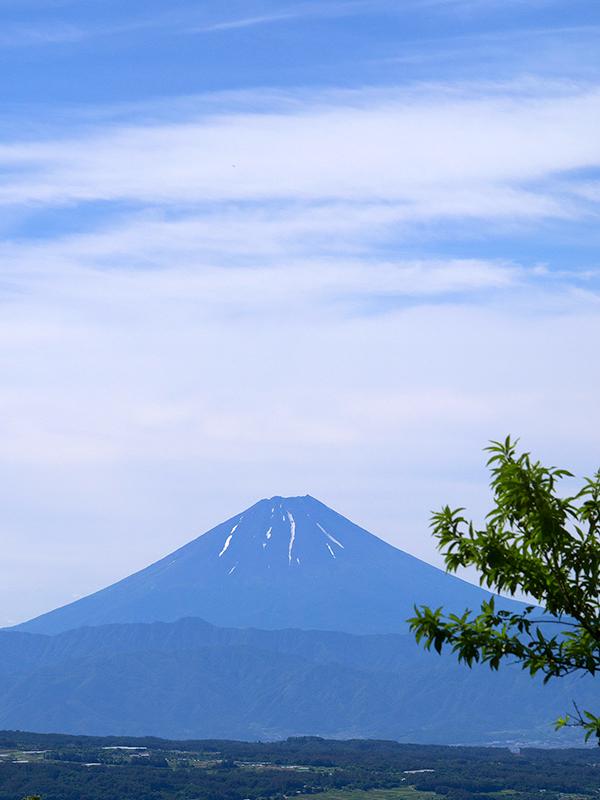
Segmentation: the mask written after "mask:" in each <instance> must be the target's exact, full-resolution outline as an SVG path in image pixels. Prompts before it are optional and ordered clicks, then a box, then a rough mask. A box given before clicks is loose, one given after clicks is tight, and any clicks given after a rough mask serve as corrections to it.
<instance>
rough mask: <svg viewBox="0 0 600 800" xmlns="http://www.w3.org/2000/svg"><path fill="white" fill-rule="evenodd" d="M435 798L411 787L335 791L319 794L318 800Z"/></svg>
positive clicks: (429, 799)
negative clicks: (365, 790) (366, 790)
mask: <svg viewBox="0 0 600 800" xmlns="http://www.w3.org/2000/svg"><path fill="white" fill-rule="evenodd" d="M435 797H437V795H436V794H435V792H417V791H416V789H413V788H412V787H411V786H406V787H405V786H402V787H400V788H398V789H369V791H368V792H363V791H361V790H360V789H353V790H352V791H349V792H348V791H342V790H339V789H337V790H333V791H330V792H324V793H323V794H320V795H319V800H433V798H435ZM438 800H439V798H438Z"/></svg>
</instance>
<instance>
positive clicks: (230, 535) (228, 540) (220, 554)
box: [219, 526, 237, 558]
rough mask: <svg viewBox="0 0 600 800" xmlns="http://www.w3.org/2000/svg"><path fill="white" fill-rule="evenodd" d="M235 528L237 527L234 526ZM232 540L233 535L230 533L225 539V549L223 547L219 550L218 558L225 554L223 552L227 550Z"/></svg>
mask: <svg viewBox="0 0 600 800" xmlns="http://www.w3.org/2000/svg"><path fill="white" fill-rule="evenodd" d="M236 527H237V526H236ZM233 530H235V528H234V529H233ZM232 538H233V533H230V534H229V536H228V537H227V540H226V541H225V547H224V548H223V549H222V550H221V552H220V553H219V558H221V556H222V555H223V553H224V552H225V550H227V548H228V547H229V543H230V542H231V539H232Z"/></svg>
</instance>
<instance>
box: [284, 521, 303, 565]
mask: <svg viewBox="0 0 600 800" xmlns="http://www.w3.org/2000/svg"><path fill="white" fill-rule="evenodd" d="M284 519H285V517H284ZM288 519H289V521H290V531H291V534H292V535H291V536H290V548H289V550H288V562H289V563H290V564H291V563H292V547H293V546H294V539H295V538H296V523H295V522H294V518H293V517H292V515H291V514H290V512H289V511H288ZM298 563H300V562H298Z"/></svg>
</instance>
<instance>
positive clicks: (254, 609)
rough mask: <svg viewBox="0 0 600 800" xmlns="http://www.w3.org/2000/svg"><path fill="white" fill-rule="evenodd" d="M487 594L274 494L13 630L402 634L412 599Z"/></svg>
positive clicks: (457, 603)
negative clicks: (175, 628) (202, 626)
mask: <svg viewBox="0 0 600 800" xmlns="http://www.w3.org/2000/svg"><path fill="white" fill-rule="evenodd" d="M487 597H489V593H488V592H485V591H483V590H481V589H479V588H478V587H475V586H472V585H471V584H469V583H466V582H464V581H461V580H460V579H458V578H456V577H454V576H451V575H447V574H446V573H444V572H443V571H441V570H439V569H436V568H435V567H432V566H430V565H429V564H426V563H425V562H423V561H420V560H419V559H417V558H414V557H413V556H411V555H408V554H407V553H404V552H403V551H402V550H398V549H397V548H395V547H392V545H389V544H387V543H386V542H384V541H382V540H381V539H378V538H377V537H376V536H373V535H372V534H370V533H368V532H367V531H365V530H364V529H362V528H360V527H358V526H357V525H354V524H353V523H352V522H350V521H349V520H348V519H346V518H345V517H342V516H341V515H340V514H337V513H336V512H335V511H333V510H332V509H330V508H328V507H327V506H325V505H323V503H320V502H319V501H318V500H315V499H314V498H313V497H310V496H308V495H307V496H306V497H290V498H282V497H273V498H271V499H270V500H261V501H260V502H258V503H256V504H255V505H254V506H252V507H251V508H249V509H247V510H246V511H244V512H243V513H241V514H238V515H236V516H235V517H232V518H231V519H229V520H227V522H224V523H222V524H221V525H218V526H217V527H216V528H213V529H212V530H210V531H208V533H205V534H204V535H202V536H200V537H198V538H197V539H195V540H194V541H192V542H190V543H189V544H187V545H185V546H184V547H182V548H180V549H179V550H177V551H175V552H174V553H172V554H170V555H168V556H167V557H166V558H163V559H162V560H161V561H158V562H156V563H155V564H152V565H151V566H149V567H147V568H146V569H143V570H141V571H140V572H137V573H135V574H133V575H130V576H129V577H128V578H125V579H124V580H122V581H119V582H118V583H115V584H113V585H112V586H109V587H107V588H106V589H102V590H101V591H99V592H96V593H95V594H92V595H90V596H88V597H85V598H82V599H81V600H77V601H76V602H74V603H70V604H69V605H67V606H63V607H62V608H58V609H56V610H54V611H51V612H49V613H47V614H43V615H42V616H40V617H36V618H35V619H32V620H30V621H29V622H26V623H23V624H22V625H19V626H16V628H17V629H19V630H23V631H29V632H32V633H48V634H54V633H59V632H61V631H66V630H69V629H72V628H78V627H80V626H83V625H103V624H107V623H113V622H153V621H156V620H161V621H165V622H170V621H174V620H177V619H180V618H182V617H202V618H203V619H206V620H208V621H209V622H211V623H212V624H214V625H220V626H230V627H240V628H241V627H251V626H253V627H258V628H267V629H275V628H304V629H318V630H338V631H346V632H349V633H357V634H365V633H405V632H406V631H407V624H406V619H407V618H408V617H409V616H411V615H412V613H413V606H414V604H415V603H416V604H428V605H432V606H435V607H437V606H442V605H444V606H447V607H449V608H451V609H452V610H455V611H463V610H464V609H465V608H466V607H470V608H474V607H478V606H479V605H480V603H481V601H482V600H483V599H485V598H487ZM502 602H503V604H504V605H505V606H508V605H513V603H512V602H511V601H508V600H503V601H502Z"/></svg>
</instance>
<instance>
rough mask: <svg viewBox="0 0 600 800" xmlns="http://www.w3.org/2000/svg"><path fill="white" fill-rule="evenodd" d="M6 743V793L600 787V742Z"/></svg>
mask: <svg viewBox="0 0 600 800" xmlns="http://www.w3.org/2000/svg"><path fill="white" fill-rule="evenodd" d="M107 748H112V749H107ZM119 748H145V750H127V749H119ZM0 751H2V752H3V753H4V755H3V757H2V759H1V761H0V800H21V798H23V797H25V796H28V795H36V794H39V795H41V798H42V800H129V799H130V798H131V800H139V798H140V797H143V798H144V800H245V798H249V800H283V797H284V796H291V795H298V794H318V793H322V792H324V791H327V790H328V789H338V790H339V789H344V790H351V789H363V790H368V789H377V788H380V789H391V788H395V787H401V786H411V785H412V786H414V787H415V788H416V789H417V790H419V791H423V792H435V793H436V794H437V795H439V796H440V799H441V798H442V797H443V798H444V799H445V800H500V794H499V793H500V792H506V791H507V790H508V791H511V792H515V793H517V794H516V795H513V796H514V797H517V798H519V800H533V798H534V797H535V798H536V800H540V791H542V792H545V794H544V800H554V798H557V797H558V795H559V794H572V795H573V794H575V795H582V796H585V797H592V796H594V797H597V794H598V792H599V790H600V766H598V765H597V763H596V759H598V762H599V763H600V751H597V750H596V749H591V748H590V749H582V750H533V749H526V750H523V751H522V752H521V754H515V753H511V752H509V751H508V750H507V749H501V748H483V747H444V746H438V745H410V744H399V743H397V742H392V741H379V740H363V739H351V740H348V741H337V740H328V739H321V738H319V737H312V736H307V737H297V738H291V739H287V740H285V741H281V742H235V741H224V740H201V741H172V740H165V739H157V738H154V737H146V738H132V737H116V736H109V737H98V736H70V735H64V734H36V733H26V732H22V731H0ZM23 751H44V752H43V753H40V752H38V753H36V754H33V755H29V756H27V755H23ZM26 758H29V760H28V761H27V762H25V761H24V759H26ZM18 759H21V761H18ZM298 767H302V768H303V769H297V768H298ZM418 770H427V771H425V772H419V771H418ZM502 797H503V798H505V797H506V795H503V796H502Z"/></svg>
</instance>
